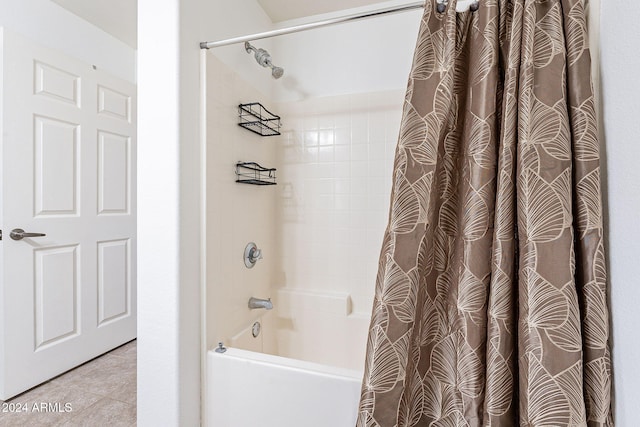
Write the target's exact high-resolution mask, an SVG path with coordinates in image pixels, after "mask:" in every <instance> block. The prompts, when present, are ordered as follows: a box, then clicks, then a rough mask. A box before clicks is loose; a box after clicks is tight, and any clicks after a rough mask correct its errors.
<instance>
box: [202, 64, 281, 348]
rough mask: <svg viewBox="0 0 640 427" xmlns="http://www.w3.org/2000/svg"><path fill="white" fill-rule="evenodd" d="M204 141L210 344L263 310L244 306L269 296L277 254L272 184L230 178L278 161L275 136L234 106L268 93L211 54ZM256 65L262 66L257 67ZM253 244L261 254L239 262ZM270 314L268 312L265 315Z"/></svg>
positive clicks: (263, 97) (264, 100)
mask: <svg viewBox="0 0 640 427" xmlns="http://www.w3.org/2000/svg"><path fill="white" fill-rule="evenodd" d="M206 57H207V63H206V68H207V70H206V72H207V98H206V103H207V104H206V114H207V130H206V135H207V144H206V164H207V168H206V169H207V178H206V179H207V182H206V209H207V212H206V233H207V234H206V253H207V261H206V263H207V268H206V272H207V292H206V294H207V322H206V327H207V331H206V332H207V347H208V348H212V347H214V346H215V345H216V344H217V342H218V341H225V342H226V343H229V341H228V340H229V338H230V337H232V336H234V335H235V334H237V333H238V332H239V331H241V330H243V329H245V328H246V327H247V326H250V325H251V324H252V323H253V321H255V320H256V319H257V318H258V317H260V316H263V318H264V319H263V321H266V320H268V319H267V317H268V315H267V314H265V313H264V310H249V309H248V307H247V302H248V300H249V298H250V297H252V296H254V297H257V298H268V297H270V296H271V286H272V283H273V274H274V271H276V270H275V266H276V260H277V256H276V254H277V247H276V238H275V233H276V230H275V226H274V224H275V222H276V202H277V194H278V193H277V191H278V190H277V186H257V185H244V184H238V183H236V182H235V164H236V162H237V161H244V162H257V163H259V164H261V165H264V166H268V167H273V165H275V164H276V152H277V141H276V140H277V137H275V138H274V137H269V138H266V137H261V136H259V135H256V134H254V133H252V132H250V131H248V130H246V129H244V128H241V127H240V126H238V104H239V103H249V102H256V101H259V102H262V103H264V104H265V105H266V106H267V108H269V107H270V106H271V105H270V101H269V97H268V96H267V95H265V94H264V93H262V92H260V91H259V90H257V89H256V88H255V87H254V86H253V85H252V84H251V82H248V81H246V80H245V79H244V78H243V77H242V76H240V75H239V74H238V73H237V72H236V71H235V70H233V69H231V68H230V67H228V66H227V65H226V64H224V63H223V62H222V61H220V60H219V59H218V58H216V57H215V56H214V55H212V54H208V55H207V56H206ZM256 71H258V72H260V71H262V70H261V69H259V67H256ZM249 242H255V243H256V244H257V245H258V247H259V248H260V249H262V250H263V254H264V259H262V260H259V261H258V263H257V264H256V265H255V266H254V267H253V268H252V269H247V268H246V267H245V265H244V261H243V254H244V248H245V246H246V244H247V243H249ZM269 314H270V313H269Z"/></svg>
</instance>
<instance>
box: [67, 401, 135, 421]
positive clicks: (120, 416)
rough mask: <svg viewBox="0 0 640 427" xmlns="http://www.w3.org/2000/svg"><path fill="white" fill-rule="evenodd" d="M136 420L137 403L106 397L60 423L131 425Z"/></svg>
mask: <svg viewBox="0 0 640 427" xmlns="http://www.w3.org/2000/svg"><path fill="white" fill-rule="evenodd" d="M135 422H136V407H135V405H128V404H126V403H123V402H120V401H118V400H113V399H109V398H108V397H105V398H103V399H100V400H99V401H97V402H96V403H94V404H93V405H91V406H90V407H89V408H87V409H86V410H84V411H82V412H81V413H79V414H78V415H76V416H74V417H73V418H71V419H69V420H67V421H65V422H63V423H61V424H59V425H60V426H61V427H96V426H109V427H129V426H131V425H132V424H135Z"/></svg>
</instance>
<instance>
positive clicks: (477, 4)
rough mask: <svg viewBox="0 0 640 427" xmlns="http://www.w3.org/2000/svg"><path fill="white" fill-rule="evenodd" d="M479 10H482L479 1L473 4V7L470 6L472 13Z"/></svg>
mask: <svg viewBox="0 0 640 427" xmlns="http://www.w3.org/2000/svg"><path fill="white" fill-rule="evenodd" d="M478 9H480V2H479V1H478V0H476V1H474V2H473V3H471V5H469V10H470V11H471V12H475V11H476V10H478Z"/></svg>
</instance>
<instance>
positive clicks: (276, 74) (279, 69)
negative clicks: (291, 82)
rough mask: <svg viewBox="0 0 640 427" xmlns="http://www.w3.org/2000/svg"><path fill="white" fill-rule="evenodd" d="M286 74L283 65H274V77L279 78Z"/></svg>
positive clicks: (272, 73)
mask: <svg viewBox="0 0 640 427" xmlns="http://www.w3.org/2000/svg"><path fill="white" fill-rule="evenodd" d="M283 74H284V68H282V67H273V68H272V69H271V75H272V76H273V78H274V79H279V78H280V77H282V75H283Z"/></svg>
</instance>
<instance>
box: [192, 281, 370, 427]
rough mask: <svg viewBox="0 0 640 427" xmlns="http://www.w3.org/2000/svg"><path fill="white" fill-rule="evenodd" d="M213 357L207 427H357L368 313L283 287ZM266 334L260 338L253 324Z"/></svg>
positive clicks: (334, 296)
mask: <svg viewBox="0 0 640 427" xmlns="http://www.w3.org/2000/svg"><path fill="white" fill-rule="evenodd" d="M271 296H273V307H274V308H273V310H269V311H264V310H253V311H250V312H249V313H248V314H253V315H254V316H252V317H247V318H245V320H244V321H243V322H242V323H240V322H238V323H237V326H236V327H234V328H233V329H231V331H230V332H231V333H229V334H228V335H229V336H227V337H222V338H221V339H222V340H223V341H224V343H225V345H226V346H227V347H228V349H227V351H226V352H225V353H216V352H215V351H213V350H211V351H209V352H208V353H207V361H206V363H207V365H206V370H207V373H206V375H207V383H206V386H205V395H206V397H205V399H206V404H205V405H206V409H205V411H206V412H205V416H206V425H207V426H209V427H353V426H354V425H355V421H356V415H357V409H358V401H359V398H360V384H361V382H362V374H363V370H364V360H365V349H366V340H367V331H368V326H369V319H370V317H369V315H362V314H358V313H354V312H353V310H352V304H351V298H350V297H349V295H348V294H344V293H336V292H326V291H302V290H299V289H287V288H282V289H279V290H278V291H277V292H274V293H273V294H272V295H271ZM255 322H259V323H260V333H259V334H257V336H256V334H254V323H255Z"/></svg>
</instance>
